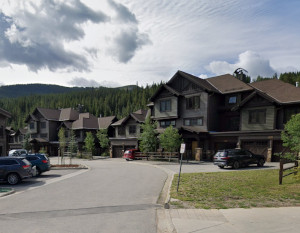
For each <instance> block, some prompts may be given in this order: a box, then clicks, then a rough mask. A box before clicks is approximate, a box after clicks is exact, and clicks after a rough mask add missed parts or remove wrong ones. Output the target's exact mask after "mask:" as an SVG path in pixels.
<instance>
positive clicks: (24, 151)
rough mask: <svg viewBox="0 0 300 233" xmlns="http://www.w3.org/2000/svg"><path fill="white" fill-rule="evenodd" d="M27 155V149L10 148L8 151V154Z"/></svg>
mask: <svg viewBox="0 0 300 233" xmlns="http://www.w3.org/2000/svg"><path fill="white" fill-rule="evenodd" d="M24 154H25V155H26V154H28V152H27V150H25V149H15V150H10V151H9V152H8V156H20V155H24Z"/></svg>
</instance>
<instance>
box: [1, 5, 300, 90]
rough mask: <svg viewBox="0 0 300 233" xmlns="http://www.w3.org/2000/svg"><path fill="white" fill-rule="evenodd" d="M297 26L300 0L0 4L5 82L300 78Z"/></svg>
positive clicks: (107, 83) (94, 83) (84, 83)
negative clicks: (182, 75) (296, 74)
mask: <svg viewBox="0 0 300 233" xmlns="http://www.w3.org/2000/svg"><path fill="white" fill-rule="evenodd" d="M299 22H300V1H296V0H286V1H277V0H261V1H253V0H252V1H251V0H201V1H200V0H189V1H183V0H172V1H171V0H151V1H148V0H139V1H136V0H98V1H97V0H81V1H80V0H18V1H10V0H0V84H1V85H10V84H17V83H49V84H58V85H65V86H99V85H102V86H122V85H130V84H136V83H138V84H139V85H146V84H152V83H154V82H155V83H158V82H160V81H168V80H169V79H170V78H171V77H172V75H174V73H175V72H176V71H177V70H183V71H185V72H188V73H191V74H194V75H196V76H198V77H202V78H206V77H211V76H215V75H220V74H225V73H233V71H234V70H235V69H236V68H239V67H242V68H244V69H246V70H248V72H249V75H250V76H251V77H252V78H256V77H257V75H262V76H272V75H273V74H274V73H275V72H276V73H277V74H280V73H281V72H288V71H298V70H300V30H299V29H298V23H299Z"/></svg>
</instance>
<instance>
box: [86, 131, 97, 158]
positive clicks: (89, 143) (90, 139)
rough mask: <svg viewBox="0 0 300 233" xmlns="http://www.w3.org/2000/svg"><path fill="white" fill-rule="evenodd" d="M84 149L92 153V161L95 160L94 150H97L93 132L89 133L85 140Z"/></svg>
mask: <svg viewBox="0 0 300 233" xmlns="http://www.w3.org/2000/svg"><path fill="white" fill-rule="evenodd" d="M84 144H85V145H84V148H85V149H86V151H87V152H89V153H90V157H91V159H93V150H94V148H95V138H94V135H93V134H92V132H87V133H86V137H85V139H84Z"/></svg>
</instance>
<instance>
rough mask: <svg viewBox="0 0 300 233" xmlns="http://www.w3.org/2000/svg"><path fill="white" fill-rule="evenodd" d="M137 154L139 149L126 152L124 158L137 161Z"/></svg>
mask: <svg viewBox="0 0 300 233" xmlns="http://www.w3.org/2000/svg"><path fill="white" fill-rule="evenodd" d="M136 152H139V149H128V150H126V151H125V152H124V156H123V158H124V159H126V160H127V161H128V160H133V159H136V157H135V153H136Z"/></svg>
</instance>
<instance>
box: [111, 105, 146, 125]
mask: <svg viewBox="0 0 300 233" xmlns="http://www.w3.org/2000/svg"><path fill="white" fill-rule="evenodd" d="M147 114H148V110H144V109H140V110H138V111H136V112H133V113H130V114H129V115H128V116H127V117H124V118H122V119H121V120H119V121H117V122H115V123H113V124H112V126H120V125H122V124H124V123H125V122H126V121H127V120H128V119H129V118H130V117H132V118H133V119H134V120H136V121H137V122H139V123H144V122H145V119H146V117H147Z"/></svg>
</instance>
